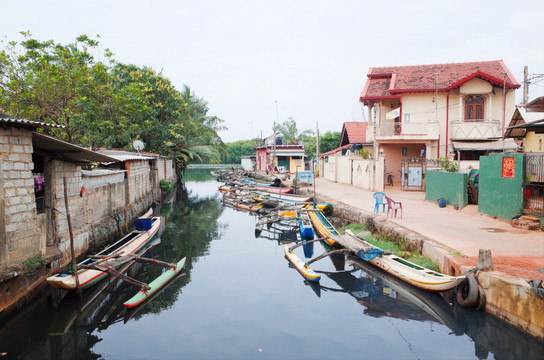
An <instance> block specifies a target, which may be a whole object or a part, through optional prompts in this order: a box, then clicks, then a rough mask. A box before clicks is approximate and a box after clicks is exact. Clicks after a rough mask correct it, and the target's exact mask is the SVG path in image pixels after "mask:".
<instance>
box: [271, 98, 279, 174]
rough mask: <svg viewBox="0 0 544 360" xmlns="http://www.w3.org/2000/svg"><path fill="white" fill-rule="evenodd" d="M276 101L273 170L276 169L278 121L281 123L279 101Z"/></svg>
mask: <svg viewBox="0 0 544 360" xmlns="http://www.w3.org/2000/svg"><path fill="white" fill-rule="evenodd" d="M275 103H276V121H274V127H273V128H272V130H273V131H274V154H273V155H272V171H274V170H275V169H276V141H277V140H276V123H279V115H278V102H277V101H275Z"/></svg>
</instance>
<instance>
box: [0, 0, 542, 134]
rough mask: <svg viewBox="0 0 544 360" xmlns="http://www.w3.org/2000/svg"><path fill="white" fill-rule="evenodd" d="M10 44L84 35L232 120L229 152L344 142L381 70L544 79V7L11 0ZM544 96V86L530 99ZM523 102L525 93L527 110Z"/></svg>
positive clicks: (497, 1) (2, 26)
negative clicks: (453, 67) (294, 133)
mask: <svg viewBox="0 0 544 360" xmlns="http://www.w3.org/2000/svg"><path fill="white" fill-rule="evenodd" d="M0 12H1V13H2V20H1V21H0V37H2V39H3V40H7V41H21V40H22V39H23V38H22V37H21V35H20V34H19V32H20V31H29V32H30V33H31V34H32V35H33V37H34V38H36V39H38V40H42V41H45V40H54V41H55V42H57V43H62V44H68V43H72V42H74V41H75V39H76V37H77V36H79V35H82V34H86V35H89V36H91V37H95V36H96V35H99V36H100V39H99V41H100V46H101V47H102V48H103V49H109V50H111V51H112V52H113V53H114V55H115V59H116V60H117V61H119V62H122V63H126V64H135V65H138V66H148V67H151V68H153V69H154V70H156V71H157V72H162V74H163V75H164V76H166V77H167V78H169V79H170V80H171V81H172V83H173V84H174V86H175V87H176V88H177V89H178V90H180V91H181V90H182V89H183V86H184V85H187V86H189V87H190V88H191V90H192V91H193V92H194V93H195V95H196V96H197V97H199V98H203V99H204V100H206V101H207V102H208V107H209V109H210V110H209V113H208V114H209V115H214V116H217V117H219V118H220V119H222V120H224V125H225V126H226V127H227V128H228V131H222V132H221V133H220V136H221V138H222V139H223V141H224V142H232V141H236V140H248V139H251V138H255V137H261V136H262V137H267V136H269V135H272V127H273V125H274V122H279V123H283V122H284V121H286V120H288V119H289V118H292V119H293V120H295V121H296V123H297V128H298V130H299V131H300V132H302V131H304V130H313V131H315V130H316V128H319V133H320V134H323V133H325V132H327V131H336V132H340V131H341V130H342V124H343V123H344V122H346V121H365V120H366V113H365V112H364V111H362V108H361V105H360V103H359V96H360V94H361V91H362V90H363V87H364V84H365V81H366V75H367V73H368V70H369V68H370V67H380V66H403V65H423V64H440V63H452V62H472V61H489V60H503V61H504V62H505V64H506V66H507V67H508V68H509V69H510V71H511V72H512V74H513V75H514V77H515V78H516V79H517V80H518V82H519V83H520V84H521V83H522V81H523V68H524V66H528V69H529V74H544V46H543V45H542V44H543V42H542V41H543V34H544V1H540V0H537V1H526V0H517V1H511V0H508V1H506V0H494V1H487V0H484V1H473V0H472V1H467V0H458V1H448V2H445V1H436V0H413V1H406V0H399V1H397V0H389V1H386V2H383V1H366V0H359V1H354V0H343V1H339V0H336V1H332V0H331V1H325V0H312V1H309V0H289V1H284V0H274V1H270V0H267V1H261V0H253V1H249V0H248V1H241V0H237V1H229V0H209V1H207V0H193V1H188V0H177V1H174V0H170V1H166V0H154V1H143V0H130V1H126V0H92V1H91V0H85V1H81V0H68V1H66V0H50V1H44V0H24V1H21V0H3V1H2V4H1V6H0ZM543 95H544V79H543V78H540V82H533V83H531V84H530V87H529V100H531V99H534V98H536V97H538V96H543ZM521 99H522V88H520V89H518V90H517V94H516V101H517V102H518V103H519V102H521Z"/></svg>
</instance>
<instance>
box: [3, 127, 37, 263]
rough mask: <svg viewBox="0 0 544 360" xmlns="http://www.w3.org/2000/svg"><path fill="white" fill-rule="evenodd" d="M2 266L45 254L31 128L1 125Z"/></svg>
mask: <svg viewBox="0 0 544 360" xmlns="http://www.w3.org/2000/svg"><path fill="white" fill-rule="evenodd" d="M0 154H1V155H0V189H1V191H0V193H1V194H0V270H1V269H5V268H6V267H10V266H14V265H17V264H20V263H21V261H22V260H25V259H28V258H30V257H36V256H40V255H43V254H42V250H43V249H44V247H43V246H41V245H42V244H40V239H41V237H40V234H41V232H42V228H41V227H40V225H39V222H38V220H37V214H36V201H35V199H34V179H33V177H32V170H33V169H34V164H33V162H32V132H31V131H28V130H25V129H18V128H13V127H7V128H1V129H0Z"/></svg>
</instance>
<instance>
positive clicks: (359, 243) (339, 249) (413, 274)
mask: <svg viewBox="0 0 544 360" xmlns="http://www.w3.org/2000/svg"><path fill="white" fill-rule="evenodd" d="M214 175H216V176H217V174H214ZM219 179H221V180H224V181H225V184H223V185H221V186H219V191H220V192H221V193H222V194H223V199H222V200H223V202H224V203H225V204H226V205H227V206H231V207H233V208H235V209H237V210H242V211H248V212H251V213H254V214H256V215H257V216H258V220H257V222H256V226H255V235H256V236H259V235H260V234H261V233H262V232H263V231H265V230H267V229H270V228H271V227H273V226H283V227H287V228H296V229H297V230H296V232H297V234H298V236H296V237H295V238H294V239H292V238H291V239H288V241H283V249H284V254H285V257H286V259H287V260H288V261H289V263H290V264H291V265H292V266H293V267H294V268H295V269H296V270H297V271H298V272H299V273H300V274H301V275H302V276H303V277H304V278H305V279H306V280H308V281H310V282H313V283H315V282H319V280H320V279H321V275H320V274H319V273H318V272H316V271H314V270H313V269H312V268H311V267H310V264H311V263H313V262H315V261H318V260H320V259H323V258H325V257H328V256H331V255H333V254H342V255H343V256H346V257H347V256H349V255H355V256H357V257H359V258H360V259H362V260H364V261H366V262H368V263H370V264H372V265H374V266H375V267H377V268H378V269H380V270H381V271H385V272H387V273H389V274H392V275H394V276H396V277H397V278H399V279H401V280H403V281H405V282H407V283H409V284H411V285H414V286H416V287H418V288H421V289H424V290H427V291H432V292H443V291H448V290H451V289H453V288H455V287H456V286H458V285H459V284H461V283H462V282H463V281H465V276H448V275H444V274H441V273H438V272H435V271H432V270H430V269H427V268H424V267H421V266H419V265H417V264H414V263H412V262H409V261H407V260H405V259H403V258H400V257H398V256H396V255H395V254H392V253H389V252H387V251H383V250H382V249H379V248H377V247H375V246H373V245H372V244H370V243H368V242H366V241H364V240H362V239H360V238H359V237H357V236H355V235H353V234H352V233H350V232H349V231H347V232H346V233H345V234H340V232H339V231H338V230H337V229H336V228H335V227H334V225H333V224H332V223H331V222H330V220H329V219H328V218H327V215H328V214H330V213H332V206H331V205H330V204H326V203H317V202H316V201H315V199H314V198H313V197H312V196H306V195H296V194H293V189H292V188H290V187H288V186H283V185H282V184H281V182H279V181H274V182H272V183H259V182H256V181H254V180H251V179H248V178H245V177H243V176H240V174H239V173H237V172H232V173H231V174H228V175H227V174H225V173H222V174H220V176H218V180H219ZM160 223H161V219H160V217H154V216H152V210H151V209H150V210H149V211H148V212H147V213H146V214H144V215H142V216H141V217H140V218H138V219H136V221H135V225H136V229H135V230H134V231H132V232H130V233H129V234H127V235H126V236H124V237H123V238H121V239H120V240H118V241H116V242H115V243H113V244H111V245H110V246H108V247H106V248H105V249H103V250H102V251H100V252H98V253H97V254H94V255H90V256H88V257H87V258H86V259H85V260H83V261H82V262H80V263H78V264H77V268H76V269H70V268H68V269H65V270H64V271H60V269H59V270H58V271H57V273H56V274H54V275H52V276H50V277H48V278H47V282H48V283H49V284H50V285H51V286H52V287H54V288H57V289H63V290H69V291H80V290H85V289H87V288H89V287H91V286H93V285H95V284H97V283H99V282H100V281H102V280H103V279H104V278H106V277H107V276H108V275H112V276H115V277H118V278H120V279H122V280H124V281H126V282H129V283H131V284H134V285H136V286H137V287H139V288H140V289H139V291H138V292H137V293H136V294H134V296H133V297H132V298H130V299H129V300H127V301H125V302H124V304H123V305H124V306H125V307H128V308H134V307H137V306H138V305H141V304H142V303H143V302H145V301H146V300H148V299H149V298H150V297H152V296H153V295H154V294H155V293H157V292H158V291H159V290H160V289H161V288H163V287H164V286H165V285H166V284H168V282H170V281H171V280H172V279H174V278H175V277H177V276H178V275H180V274H181V273H182V271H183V269H184V266H185V260H186V259H185V258H183V259H181V260H179V261H177V262H176V263H168V262H164V261H160V260H156V259H148V258H146V257H144V256H142V255H143V253H145V251H146V250H147V249H148V248H149V246H150V243H151V242H152V240H153V238H154V237H155V235H156V234H157V232H158V229H159V227H160ZM315 242H322V243H323V244H324V247H325V249H326V250H327V251H326V252H325V253H324V254H321V255H319V256H317V257H315V258H313V259H310V260H308V261H304V260H302V259H301V258H299V257H298V256H297V255H296V254H295V251H294V250H295V249H296V248H297V247H300V246H303V247H305V248H307V247H309V246H313V243H315ZM310 257H311V256H310ZM136 261H139V262H146V261H151V262H153V263H155V264H159V265H161V266H164V267H166V268H167V270H166V271H164V272H163V273H162V274H161V275H160V276H158V277H157V278H155V279H154V280H153V281H151V282H150V283H149V284H145V283H142V282H139V281H138V280H136V279H133V278H130V277H128V276H126V275H125V274H124V273H123V272H124V271H123V269H127V268H128V267H130V265H131V264H133V263H134V262H136Z"/></svg>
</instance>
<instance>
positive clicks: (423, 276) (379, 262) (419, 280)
mask: <svg viewBox="0 0 544 360" xmlns="http://www.w3.org/2000/svg"><path fill="white" fill-rule="evenodd" d="M363 260H364V258H363ZM368 262H369V263H371V264H373V265H374V266H377V267H378V268H380V269H382V270H383V271H386V272H388V273H389V274H391V275H393V276H396V277H398V278H399V279H401V280H403V281H405V282H407V283H408V284H411V285H413V286H415V287H418V288H420V289H423V290H426V291H432V292H443V291H449V290H452V289H454V288H455V287H457V285H459V284H460V283H462V282H463V281H465V276H449V275H445V274H441V273H438V272H436V271H432V270H430V269H427V268H424V267H422V266H419V265H417V264H414V263H413V262H410V261H408V260H405V259H403V258H400V257H398V256H396V255H393V254H390V255H386V254H383V255H382V256H378V257H375V258H374V259H372V260H368Z"/></svg>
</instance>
